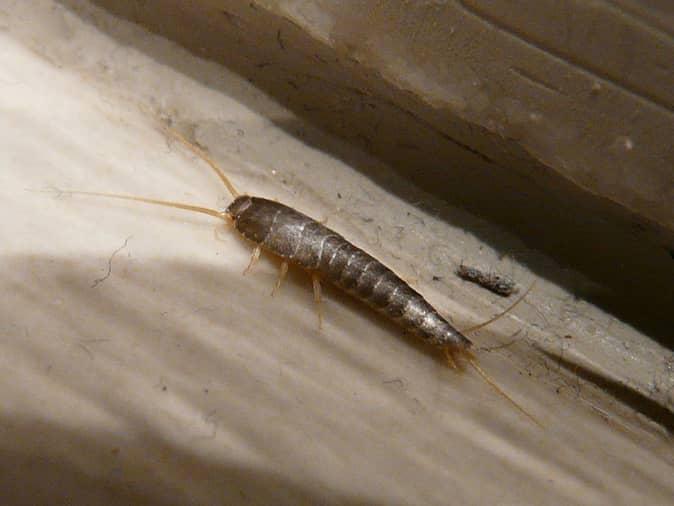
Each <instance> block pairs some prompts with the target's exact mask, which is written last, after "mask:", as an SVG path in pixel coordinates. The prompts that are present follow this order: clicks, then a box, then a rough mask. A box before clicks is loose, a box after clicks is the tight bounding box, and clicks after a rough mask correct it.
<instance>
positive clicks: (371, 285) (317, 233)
mask: <svg viewBox="0 0 674 506" xmlns="http://www.w3.org/2000/svg"><path fill="white" fill-rule="evenodd" d="M226 212H227V214H229V215H230V216H231V217H232V219H233V220H234V223H235V226H236V228H237V230H238V231H239V232H240V233H241V234H242V235H243V236H244V237H245V238H246V239H249V240H251V241H253V242H255V243H257V244H259V245H260V246H261V247H262V248H264V249H266V250H268V251H270V252H272V253H274V254H275V255H278V256H279V257H281V258H283V259H284V260H287V261H288V262H291V263H294V264H297V265H299V266H301V267H303V268H305V269H307V270H309V271H314V272H319V273H320V274H321V278H322V279H325V280H327V281H330V282H331V283H333V284H334V285H336V286H337V287H339V288H341V289H342V290H344V291H346V292H348V293H350V294H351V295H353V296H354V297H356V298H357V299H359V300H361V301H363V302H365V303H367V304H368V305H370V306H371V307H373V308H374V309H376V310H377V311H380V312H381V313H383V314H385V315H386V316H388V317H389V318H391V319H392V320H394V321H395V322H397V323H399V324H400V325H401V326H402V327H403V328H405V329H407V330H409V331H411V332H412V333H414V334H416V335H417V336H419V337H421V338H422V339H424V340H425V341H426V342H428V343H430V344H433V345H436V346H440V347H449V348H451V349H454V350H457V351H458V350H466V349H468V348H469V347H470V346H471V344H472V343H471V342H470V340H468V339H467V338H466V337H465V336H463V335H462V334H461V333H460V332H459V331H458V330H456V329H455V328H454V327H453V326H452V325H450V323H449V322H447V320H445V319H444V318H443V317H442V316H440V314H439V313H438V312H437V311H436V310H435V309H434V308H433V307H432V306H431V305H430V304H429V303H428V302H427V301H426V300H425V299H424V298H423V297H422V296H421V295H420V294H419V293H417V292H416V291H415V290H413V289H412V288H411V287H410V286H409V285H408V284H407V283H406V282H405V281H403V280H402V279H400V277H399V276H397V275H396V274H395V273H394V272H393V271H392V270H391V269H389V268H388V267H386V266H385V265H383V264H382V263H381V262H379V261H378V260H377V259H376V258H373V257H372V256H371V255H368V254H367V253H365V252H364V251H363V250H361V249H360V248H358V247H356V246H354V245H353V244H351V243H350V242H349V241H347V240H346V239H344V237H342V236H341V235H339V234H338V233H337V232H335V231H333V230H330V229H329V228H328V227H326V226H324V225H322V224H321V223H318V222H317V221H316V220H314V219H312V218H310V217H309V216H306V215H305V214H302V213H300V212H298V211H295V210H294V209H292V208H290V207H288V206H285V205H283V204H279V203H278V202H274V201H272V200H267V199H263V198H259V197H250V196H247V195H243V196H240V197H237V198H236V199H235V200H234V201H233V202H232V203H231V204H230V205H229V207H228V208H227V211H226Z"/></svg>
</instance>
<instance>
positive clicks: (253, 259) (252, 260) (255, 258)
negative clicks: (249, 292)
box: [243, 246, 262, 276]
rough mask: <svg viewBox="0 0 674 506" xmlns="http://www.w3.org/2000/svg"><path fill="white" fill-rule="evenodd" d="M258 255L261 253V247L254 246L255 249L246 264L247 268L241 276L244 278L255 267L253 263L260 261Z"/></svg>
mask: <svg viewBox="0 0 674 506" xmlns="http://www.w3.org/2000/svg"><path fill="white" fill-rule="evenodd" d="M260 253H262V247H261V246H255V249H253V254H252V255H251V256H250V262H248V267H246V268H245V269H244V270H243V275H244V276H245V275H246V274H248V271H250V269H251V268H252V267H253V265H255V263H256V262H257V261H258V260H259V259H260Z"/></svg>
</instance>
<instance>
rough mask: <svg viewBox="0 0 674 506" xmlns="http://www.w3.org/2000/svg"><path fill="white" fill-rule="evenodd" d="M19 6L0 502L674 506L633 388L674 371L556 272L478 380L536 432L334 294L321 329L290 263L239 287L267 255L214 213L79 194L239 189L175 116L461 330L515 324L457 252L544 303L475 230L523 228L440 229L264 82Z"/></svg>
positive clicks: (666, 447) (6, 234) (3, 83)
mask: <svg viewBox="0 0 674 506" xmlns="http://www.w3.org/2000/svg"><path fill="white" fill-rule="evenodd" d="M10 3H11V2H3V4H5V5H2V7H3V12H4V14H3V18H2V23H3V27H4V31H2V32H0V89H1V90H2V93H0V107H1V110H2V114H0V132H2V135H0V167H2V169H1V170H0V192H1V193H2V195H1V200H0V202H2V204H1V207H0V210H1V211H2V212H1V213H0V235H1V237H2V238H3V240H2V243H1V244H0V247H1V248H2V250H1V252H0V253H1V255H2V265H1V267H0V285H1V286H2V292H3V296H2V299H0V300H1V302H0V351H1V353H0V364H1V365H0V367H1V370H2V371H3V374H2V377H3V381H2V382H1V383H0V389H1V390H0V397H2V399H3V402H2V405H1V406H0V497H1V498H2V503H3V504H64V503H68V504H120V503H126V504H140V503H143V504H158V505H159V504H272V503H273V504H354V505H355V504H382V505H383V504H387V505H388V504H503V505H511V504H512V505H514V504H556V505H558V504H636V503H642V504H643V503H648V504H663V505H664V504H670V503H671V499H672V495H673V494H674V489H673V487H672V481H671V475H672V469H673V467H674V461H673V459H672V451H671V450H672V445H671V440H670V439H669V438H668V436H667V435H666V432H665V431H664V430H663V429H662V426H663V425H667V424H668V423H669V422H668V421H669V420H670V419H669V418H668V415H667V411H666V410H665V411H658V410H657V408H655V407H654V408H653V409H652V412H651V413H650V414H651V418H652V419H655V420H656V421H658V422H659V424H658V423H653V422H652V420H649V419H647V418H646V417H644V416H643V415H640V414H636V413H635V412H634V411H633V410H632V409H631V407H630V406H631V404H630V398H629V397H628V396H626V395H622V396H621V395H618V393H619V392H623V391H622V390H619V389H617V387H616V385H619V384H620V381H622V380H624V378H621V377H615V383H614V382H612V381H611V380H612V379H614V376H612V374H613V373H612V372H611V371H619V369H620V368H619V364H623V370H624V371H629V373H630V374H634V375H639V374H642V375H643V377H644V378H645V377H649V378H651V379H652V384H653V386H654V388H659V387H660V385H666V384H668V383H667V382H668V381H669V376H667V374H670V375H671V362H670V363H669V366H668V365H667V362H665V361H664V360H665V359H666V358H667V357H671V354H670V355H667V353H668V352H666V351H664V350H662V348H660V347H659V345H657V344H656V343H653V342H650V341H649V340H648V339H647V338H646V337H645V336H642V335H639V334H638V332H636V331H635V330H634V329H632V328H630V327H629V326H627V325H625V324H623V323H622V322H620V321H619V320H617V319H615V318H613V317H612V316H611V315H608V314H605V313H603V312H602V311H601V310H599V309H598V308H595V307H593V306H591V305H590V304H588V303H587V302H584V301H583V300H576V299H574V298H573V297H572V295H571V294H569V293H567V292H565V291H564V290H562V289H561V288H559V287H557V286H555V285H553V284H551V283H549V282H546V281H545V279H540V280H539V281H538V284H537V286H536V288H535V290H534V292H533V293H532V295H531V297H530V298H529V299H528V300H527V303H525V304H522V305H520V306H519V307H518V308H517V310H516V311H515V312H513V314H511V315H510V316H508V317H506V318H503V319H501V320H500V321H499V322H497V323H495V324H494V325H493V326H492V327H491V328H490V331H488V332H481V333H479V334H478V335H476V336H474V339H475V341H476V344H477V346H478V348H479V349H480V350H481V351H478V354H479V356H480V359H481V364H482V366H483V367H484V368H485V369H486V370H487V371H488V372H489V373H490V374H491V375H492V376H493V377H494V378H495V379H496V380H497V381H498V382H499V384H500V385H501V386H502V387H503V388H504V389H505V390H507V391H508V392H509V393H510V394H511V395H512V396H513V397H514V398H515V399H517V401H518V402H519V403H521V404H522V405H523V406H524V407H525V408H526V409H527V410H528V411H530V412H531V413H532V414H533V415H534V416H536V417H537V418H538V419H539V420H540V421H541V423H542V424H543V426H544V428H543V429H540V428H538V427H536V426H535V425H533V424H532V423H531V422H530V421H529V420H527V419H526V418H524V417H523V416H521V415H520V414H519V413H518V412H516V411H515V410H513V409H512V407H511V406H510V405H508V404H507V403H506V402H505V401H504V400H503V399H502V398H500V397H498V396H497V395H495V394H494V392H493V391H492V390H491V389H490V388H489V387H488V386H487V385H485V384H484V383H483V382H482V381H481V380H480V379H479V377H477V376H476V375H475V374H474V373H473V372H471V371H466V372H465V373H463V374H458V373H455V372H453V371H451V370H449V369H448V368H447V367H446V366H445V364H444V363H443V361H442V359H441V358H439V357H436V356H434V355H433V354H430V353H429V352H428V350H425V349H423V348H420V347H418V346H416V345H415V344H414V341H413V340H407V339H406V338H405V337H404V336H401V334H400V332H399V330H398V329H397V328H396V327H395V326H394V325H392V324H389V323H388V322H386V321H384V320H382V319H381V318H380V317H378V316H376V315H374V314H372V313H371V312H370V311H369V310H368V309H366V308H362V307H361V306H360V305H358V304H356V303H354V302H353V301H352V300H350V299H349V298H347V297H345V296H343V295H341V294H339V293H336V292H335V291H334V290H330V289H328V290H326V302H325V307H324V311H325V321H324V328H323V330H322V331H320V332H319V331H318V329H317V318H316V313H315V308H314V306H313V304H312V296H311V290H310V281H309V280H308V279H307V278H306V276H304V275H302V273H299V272H293V273H291V275H290V276H289V279H288V280H287V283H286V284H285V285H284V286H283V288H282V289H281V292H280V293H279V294H278V296H276V297H274V298H271V297H270V296H269V291H270V290H271V287H272V285H273V282H274V280H275V277H276V272H277V268H278V265H277V263H276V262H274V261H273V260H272V259H264V260H263V261H262V262H260V264H259V265H258V266H257V267H256V268H255V269H254V271H253V272H252V273H251V274H249V275H247V276H245V277H244V276H242V275H241V271H242V270H243V268H244V267H245V265H246V263H247V261H248V258H249V255H250V248H249V246H248V245H247V244H245V243H244V242H243V241H241V240H240V239H238V238H237V237H235V236H234V235H233V234H231V233H226V232H224V231H222V230H220V232H219V233H218V234H214V230H216V229H217V223H213V222H212V221H210V220H209V219H208V218H207V217H201V216H197V215H190V214H185V213H182V212H180V211H173V210H166V209H160V208H153V207H149V206H142V205H140V204H132V203H120V202H115V201H104V200H98V199H93V198H86V197H81V196H79V197H78V196H75V195H70V194H68V193H67V190H68V189H83V190H93V191H114V192H124V193H131V194H137V195H144V196H150V197H157V198H165V199H175V200H180V201H187V202H193V203H198V204H202V205H206V206H209V207H219V208H222V207H224V206H225V205H226V204H227V202H228V201H229V196H227V195H226V192H225V191H224V189H223V188H221V186H220V185H219V182H218V181H217V180H216V179H215V178H214V177H213V176H212V174H211V173H210V172H209V170H208V168H207V167H206V166H204V165H203V164H202V163H200V162H199V161H197V160H195V159H194V157H193V156H191V155H190V154H188V153H186V152H185V151H184V150H182V149H181V148H180V147H178V146H176V145H174V144H172V143H170V142H167V139H166V138H165V137H164V136H163V135H162V134H161V132H160V131H159V130H158V128H157V123H156V119H155V118H154V117H153V113H157V114H160V115H162V116H164V117H168V118H170V119H172V120H173V121H174V123H175V125H176V126H178V127H179V128H181V129H182V130H183V131H185V132H186V133H188V134H189V135H190V136H192V137H194V138H195V139H196V140H198V142H199V143H200V144H201V145H203V146H205V147H206V148H207V149H209V150H210V152H211V154H212V155H213V156H214V157H215V158H216V159H217V160H218V161H219V163H221V165H222V166H223V168H224V170H225V171H227V173H228V174H230V175H231V177H232V179H233V180H234V183H235V184H237V185H238V187H239V189H241V190H244V191H246V192H249V193H253V194H258V195H262V196H266V197H271V198H277V199H279V200H281V201H283V202H284V203H288V204H290V205H293V206H295V207H297V208H298V209H301V210H302V211H304V212H307V213H308V214H311V215H312V216H314V217H316V218H318V219H323V218H327V220H328V224H329V225H330V226H331V227H333V228H335V229H336V230H338V231H339V232H341V233H343V234H344V235H345V236H347V237H350V238H351V239H352V240H353V242H354V243H356V244H358V245H360V246H362V247H364V248H367V249H368V251H370V252H371V253H373V254H375V255H377V256H378V257H379V258H381V259H382V260H383V261H385V262H386V263H388V264H390V265H391V266H392V267H393V268H395V269H396V270H397V271H398V272H399V273H400V274H402V275H403V276H405V277H406V278H407V279H409V280H410V281H412V282H413V283H414V286H415V287H416V288H417V289H418V290H419V291H421V292H423V293H424V294H426V295H427V296H428V298H429V299H430V300H431V301H432V302H433V303H434V304H435V305H437V307H438V308H439V309H440V310H441V311H442V312H443V313H444V314H447V315H449V316H451V317H452V319H453V321H454V322H455V323H456V324H457V326H459V327H466V326H469V325H470V324H472V323H475V322H479V321H482V320H484V319H486V318H488V317H489V316H491V315H492V314H494V313H496V312H497V311H499V310H501V309H503V308H504V307H505V306H506V305H507V303H506V302H504V301H503V300H502V299H500V298H499V297H497V296H494V295H493V294H489V293H488V292H485V291H483V290H481V289H480V288H478V287H475V286H473V285H469V284H466V283H464V282H462V281H460V280H458V279H457V278H456V277H455V276H454V275H453V274H452V272H453V270H454V268H455V267H456V266H457V265H458V264H459V263H460V262H461V261H462V260H468V259H470V260H473V261H476V262H477V263H479V264H480V265H483V266H487V267H488V268H492V269H495V270H499V271H502V272H505V273H506V274H509V275H511V276H513V277H515V279H516V280H517V282H518V283H519V284H520V286H522V287H526V286H528V284H529V283H531V282H532V281H533V280H534V279H535V276H534V275H533V274H531V273H530V272H529V271H528V270H527V269H526V267H525V266H523V265H520V264H518V263H517V262H516V261H514V260H512V259H509V258H507V257H506V258H499V255H498V252H495V251H493V250H491V249H490V248H489V247H488V246H487V245H485V244H484V243H482V242H480V241H479V240H478V239H477V234H476V233H475V231H476V230H479V231H480V235H482V234H487V235H488V234H497V235H498V234H501V235H503V234H504V232H502V231H500V230H498V229H495V228H494V227H492V226H491V225H489V224H487V223H484V222H482V221H480V220H479V219H477V218H475V217H473V216H470V215H469V214H467V213H465V212H462V211H460V210H456V209H449V210H448V211H447V212H449V213H450V214H451V216H453V217H454V221H453V222H447V221H445V220H439V219H437V218H436V217H435V216H434V215H433V214H432V213H428V212H424V211H423V210H420V209H419V208H418V207H415V206H412V205H410V204H408V203H405V202H403V201H401V200H400V199H399V198H397V197H395V196H392V195H390V194H388V193H387V192H386V191H384V190H383V189H382V188H380V187H378V186H377V185H376V184H374V183H373V182H372V181H370V180H368V179H367V178H365V177H364V176H363V175H362V174H361V173H359V172H357V171H355V170H353V168H352V167H350V166H349V165H348V164H347V163H344V162H343V161H341V160H339V159H337V158H336V157H334V156H331V154H330V153H325V152H322V151H320V150H317V149H314V148H312V147H311V145H310V144H308V143H306V142H305V141H304V140H303V137H302V136H301V135H294V134H292V133H289V132H288V131H287V129H283V128H280V127H279V125H280V124H284V123H286V124H287V123H288V122H294V123H295V124H296V125H297V128H298V130H301V131H303V132H305V134H306V135H308V136H314V137H320V136H321V135H323V134H321V133H319V132H315V131H313V130H312V127H310V126H309V125H305V124H303V123H302V121H301V119H298V118H297V117H295V116H294V115H293V114H292V113H290V112H288V111H287V110H285V109H284V108H283V107H281V106H279V105H278V104H276V103H275V102H274V101H273V100H271V99H269V98H268V97H267V96H266V95H265V94H263V93H261V92H260V91H259V90H258V89H256V88H255V86H254V85H252V84H251V83H249V82H247V81H246V80H245V79H244V78H242V77H241V76H238V75H236V74H232V73H230V72H229V71H227V70H226V69H223V68H222V67H219V66H217V65H215V64H213V63H208V62H205V61H202V60H199V59H198V58H196V57H195V56H192V55H190V54H188V53H186V52H185V51H183V50H182V49H180V48H178V47H176V46H174V45H172V44H171V43H169V42H167V41H165V40H162V39H160V38H156V37H154V36H152V35H149V34H147V33H146V32H144V31H142V30H141V29H139V28H137V27H133V26H132V25H129V24H127V23H126V22H123V21H120V20H118V19H115V18H113V17H111V16H109V15H108V14H106V13H105V12H103V11H100V10H97V9H89V10H88V11H86V12H87V15H86V16H81V17H80V16H77V15H74V14H73V13H72V12H71V11H69V10H67V9H64V8H63V7H62V6H60V4H58V3H53V2H50V1H46V0H45V1H36V2H31V4H32V5H31V6H30V8H29V7H27V6H25V4H17V5H12V6H10V5H9V4H10ZM10 7H12V8H10ZM105 24H117V25H118V26H119V30H121V31H122V32H124V33H125V34H126V39H125V43H121V42H120V41H119V40H116V39H114V38H111V37H109V36H108V35H106V34H103V33H101V32H100V31H99V29H98V28H97V27H98V26H101V25H105ZM129 41H134V43H133V44H130V43H129ZM148 47H149V48H152V51H148V52H146V51H145V50H144V49H141V48H148ZM153 51H155V52H162V53H164V54H168V55H171V58H172V60H173V62H174V63H173V64H172V65H167V64H166V63H165V62H163V63H158V62H157V61H156V60H153V59H152V58H150V57H149V56H148V53H152V52H153ZM181 69H183V70H184V69H188V70H189V72H183V71H181ZM192 72H198V73H199V74H200V75H202V76H204V80H208V79H217V80H218V83H219V85H218V89H217V90H216V89H214V88H213V87H210V86H207V85H204V84H203V82H200V81H195V80H194V79H192V78H191V77H190V74H191V73H192ZM223 90H225V91H223ZM324 141H325V143H326V144H329V143H335V144H339V143H340V142H341V141H338V140H334V139H330V138H327V139H324ZM340 149H343V150H346V151H349V150H352V151H349V152H350V153H351V155H352V157H353V158H354V159H358V160H359V163H369V164H372V166H375V167H377V166H378V164H380V163H381V162H379V161H377V160H375V159H372V158H369V157H368V156H367V155H365V154H363V153H361V152H360V151H358V150H357V149H356V148H352V147H349V146H348V145H343V146H342V148H340ZM401 184H403V183H401ZM423 196H424V195H423V194H419V197H420V198H423ZM438 205H440V204H438ZM551 268H554V267H551ZM508 343H512V344H510V345H508V346H504V347H500V348H498V349H491V348H492V347H495V346H498V345H500V344H506V345H507V344H508ZM482 348H489V349H490V350H491V351H488V350H482ZM545 353H548V355H546V354H545ZM564 366H566V368H565V367H564ZM668 367H669V369H668ZM668 371H669V372H668ZM579 372H584V373H585V374H584V375H579V374H578V373H579ZM590 373H595V374H597V375H599V376H601V378H602V381H604V383H602V382H600V381H598V380H597V379H596V378H595V379H594V380H593V376H592V375H591V374H590ZM616 392H618V393H616ZM623 393H624V392H623ZM634 395H636V394H634ZM633 404H634V403H633Z"/></svg>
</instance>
